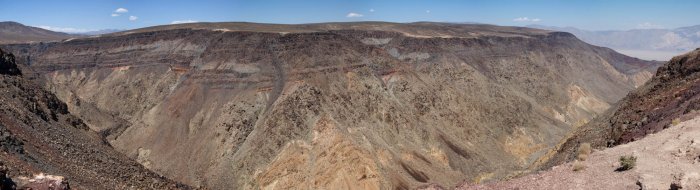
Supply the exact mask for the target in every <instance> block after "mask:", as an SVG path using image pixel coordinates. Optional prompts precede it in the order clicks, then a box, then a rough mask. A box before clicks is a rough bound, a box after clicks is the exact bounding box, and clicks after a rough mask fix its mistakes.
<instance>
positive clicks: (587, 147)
mask: <svg viewBox="0 0 700 190" xmlns="http://www.w3.org/2000/svg"><path fill="white" fill-rule="evenodd" d="M592 150H593V149H591V143H581V145H579V147H578V156H577V157H576V158H577V159H578V160H581V161H585V160H586V159H588V155H590V154H591V151H592Z"/></svg>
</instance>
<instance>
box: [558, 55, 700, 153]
mask: <svg viewBox="0 0 700 190" xmlns="http://www.w3.org/2000/svg"><path fill="white" fill-rule="evenodd" d="M698 71H700V49H698V50H695V51H692V52H689V53H687V54H685V55H680V56H676V57H674V58H673V59H671V60H670V61H669V62H668V63H667V64H665V65H664V66H662V67H660V68H659V69H658V71H657V72H656V75H655V76H654V77H653V78H652V79H651V80H650V81H649V82H648V83H647V84H645V85H644V86H642V87H640V88H638V89H637V90H635V91H633V92H631V93H630V94H629V95H627V97H625V98H624V99H622V100H621V101H620V102H619V103H617V105H616V106H615V107H613V108H611V109H610V110H609V111H608V112H606V113H605V114H603V115H601V116H600V117H598V118H597V119H595V120H593V121H591V122H590V123H588V124H587V125H585V126H583V127H581V128H579V129H577V130H576V131H574V132H573V135H571V137H570V138H569V139H567V140H566V141H565V142H564V143H563V144H562V145H561V147H559V148H558V149H557V154H556V156H554V158H553V159H552V160H549V161H548V162H549V163H548V164H547V166H552V165H557V164H560V163H563V162H566V161H569V160H572V159H573V158H574V157H575V151H576V147H578V145H579V144H580V143H592V144H593V146H594V147H612V146H616V145H620V144H625V143H628V142H633V141H636V140H639V139H641V138H644V137H645V136H647V135H649V134H653V133H657V132H659V131H662V130H664V129H666V128H669V127H673V126H674V125H676V124H677V123H679V122H681V121H684V120H688V119H690V118H693V117H694V116H695V115H697V114H696V112H697V111H698V110H700V72H698Z"/></svg>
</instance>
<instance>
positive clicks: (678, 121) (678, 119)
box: [671, 118, 681, 126]
mask: <svg viewBox="0 0 700 190" xmlns="http://www.w3.org/2000/svg"><path fill="white" fill-rule="evenodd" d="M680 123H681V119H680V118H676V119H673V121H671V124H672V125H673V126H677V125H678V124H680Z"/></svg>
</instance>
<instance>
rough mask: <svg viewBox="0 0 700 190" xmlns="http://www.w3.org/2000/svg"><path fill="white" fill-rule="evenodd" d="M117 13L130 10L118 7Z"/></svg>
mask: <svg viewBox="0 0 700 190" xmlns="http://www.w3.org/2000/svg"><path fill="white" fill-rule="evenodd" d="M114 12H115V13H128V12H129V10H127V9H125V8H118V9H117V10H114Z"/></svg>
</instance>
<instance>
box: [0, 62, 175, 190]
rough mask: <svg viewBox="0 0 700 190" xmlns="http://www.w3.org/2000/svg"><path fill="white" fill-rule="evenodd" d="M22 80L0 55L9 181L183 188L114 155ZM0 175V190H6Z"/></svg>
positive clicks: (0, 145)
mask: <svg viewBox="0 0 700 190" xmlns="http://www.w3.org/2000/svg"><path fill="white" fill-rule="evenodd" d="M24 77H25V76H23V73H22V72H21V71H20V68H18V67H17V65H16V64H15V57H14V56H13V55H12V54H6V53H5V52H3V51H2V50H0V102H2V103H1V104H0V151H1V152H2V153H0V167H1V169H3V170H4V169H6V168H5V167H7V169H8V170H9V172H8V174H9V175H10V177H12V178H14V179H15V180H17V179H18V178H17V177H19V176H24V177H32V176H33V175H36V174H39V173H40V172H43V173H49V174H54V175H61V176H64V177H66V180H67V181H68V182H69V184H70V186H71V187H73V188H76V189H179V188H187V187H186V186H183V185H178V183H175V182H173V181H171V180H168V179H166V178H164V177H162V176H160V175H158V174H155V173H153V172H151V171H148V170H146V169H145V168H144V167H143V166H140V165H139V164H138V163H137V162H135V161H133V160H131V159H130V158H128V157H126V156H124V155H123V154H121V153H119V152H117V151H115V150H114V149H113V148H112V147H110V146H109V145H108V144H107V143H105V142H104V141H103V139H102V138H100V136H99V135H97V134H96V133H94V132H93V131H90V130H89V128H88V126H86V125H85V124H84V123H83V122H82V121H81V119H79V118H77V117H75V116H73V115H71V114H70V113H69V111H68V107H67V105H66V104H65V103H63V102H61V101H60V100H59V99H58V98H57V97H56V96H55V95H53V94H51V93H50V92H47V91H45V90H43V87H42V86H40V85H37V84H35V83H33V82H32V81H29V80H27V79H25V78H24ZM5 172H7V171H2V175H3V176H2V178H3V181H2V184H0V186H2V187H3V189H5V188H10V187H8V186H5V185H7V183H8V181H7V180H6V179H4V178H5ZM42 176H43V175H42ZM15 183H17V185H18V187H20V188H22V187H23V186H21V185H22V184H21V183H19V182H18V181H15ZM33 183H34V182H32V183H30V184H29V185H34V184H33ZM29 187H31V186H29ZM34 189H36V187H35V188H34Z"/></svg>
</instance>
